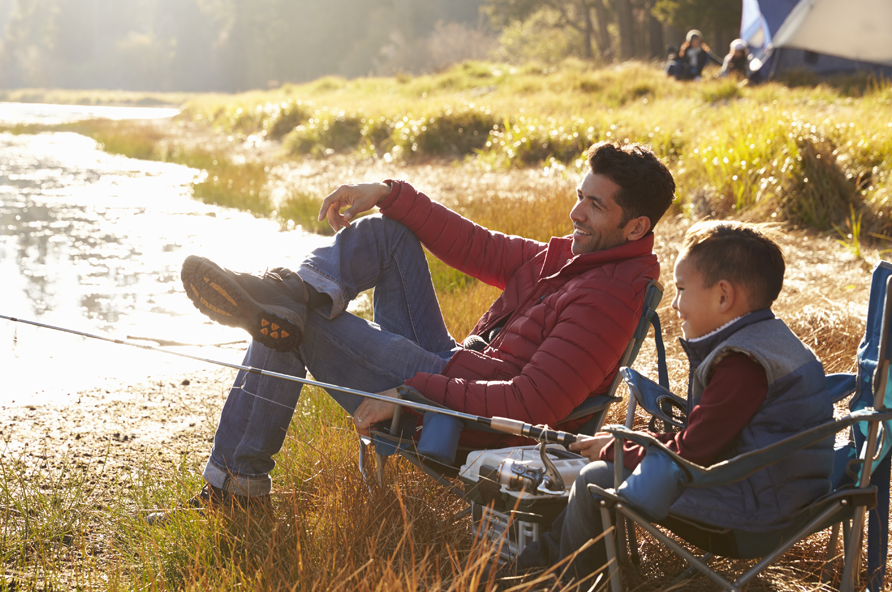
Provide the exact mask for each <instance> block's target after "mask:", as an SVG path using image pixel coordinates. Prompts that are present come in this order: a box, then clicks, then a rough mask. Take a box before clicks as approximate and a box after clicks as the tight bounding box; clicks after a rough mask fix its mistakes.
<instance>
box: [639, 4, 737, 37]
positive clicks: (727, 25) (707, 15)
mask: <svg viewBox="0 0 892 592" xmlns="http://www.w3.org/2000/svg"><path fill="white" fill-rule="evenodd" d="M741 11H742V5H741V3H740V0H657V1H656V4H655V5H654V8H653V14H654V15H656V17H657V18H658V19H660V21H662V22H664V23H666V24H668V25H672V26H673V27H678V28H679V29H682V30H684V29H688V28H697V29H701V30H705V31H711V32H713V34H714V35H715V37H716V39H714V42H719V41H721V39H719V38H718V37H719V36H721V37H725V36H727V32H734V31H737V30H738V29H739V27H740V18H741ZM734 36H736V35H734Z"/></svg>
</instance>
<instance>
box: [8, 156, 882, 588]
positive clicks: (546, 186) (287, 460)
mask: <svg viewBox="0 0 892 592" xmlns="http://www.w3.org/2000/svg"><path fill="white" fill-rule="evenodd" d="M450 171H451V174H452V176H451V177H450ZM360 172H361V173H365V172H366V171H360ZM400 172H401V173H402V175H401V176H403V177H406V178H409V179H412V180H413V181H415V182H416V183H417V184H419V185H421V186H424V185H426V183H427V182H429V181H432V180H433V181H438V182H440V183H442V185H441V186H435V185H433V184H432V185H431V187H432V188H435V189H436V190H437V191H436V193H437V197H438V199H440V200H441V201H442V202H444V203H446V204H448V205H450V206H451V207H456V208H464V209H467V210H470V211H468V212H467V213H468V214H469V215H470V216H471V217H476V216H479V217H482V218H487V210H486V209H485V208H483V206H482V204H480V200H477V201H466V198H465V195H466V193H465V192H466V191H467V187H468V183H471V184H472V185H474V186H476V187H478V188H479V189H480V190H482V191H483V194H486V192H487V191H495V190H496V187H498V186H511V187H513V188H515V190H517V191H518V192H526V204H524V203H521V202H519V201H515V202H513V203H510V205H508V203H506V202H502V203H501V207H500V206H499V204H497V205H495V206H492V210H493V211H499V212H501V214H500V216H499V218H500V219H501V221H502V224H501V226H502V228H507V227H509V226H512V227H515V228H518V227H519V226H522V224H520V225H518V221H520V222H522V221H524V220H527V223H528V224H530V225H533V224H535V221H534V220H533V219H532V218H531V219H527V218H526V216H524V215H523V210H524V205H527V206H528V207H529V208H530V210H532V211H533V212H534V213H535V212H536V211H537V208H540V207H541V208H542V210H540V211H544V210H555V211H556V210H560V215H559V216H558V215H557V214H556V215H555V223H557V218H564V217H565V216H566V211H569V207H568V204H569V203H570V202H571V201H572V199H573V196H572V193H571V191H572V187H573V185H572V184H571V183H569V182H565V181H555V180H549V179H533V178H531V179H529V180H528V181H527V184H521V183H520V181H521V180H522V179H521V177H520V176H519V175H518V173H517V172H508V173H500V174H495V175H493V176H492V177H487V178H486V179H483V180H480V179H478V180H475V181H470V180H469V179H468V178H467V177H466V176H464V175H463V174H462V173H463V172H465V171H462V170H461V169H454V168H450V167H441V168H439V169H438V168H436V167H433V166H431V165H428V166H425V167H419V168H414V167H406V168H403V169H402V170H401V171H400ZM337 173H338V171H337V170H334V169H333V170H330V171H327V172H326V173H325V174H326V175H328V174H330V175H336V174H337ZM340 174H342V175H348V174H351V173H350V169H347V168H345V169H343V170H341V171H340ZM449 179H452V182H451V183H447V182H446V181H447V180H449ZM419 180H420V181H419ZM537 187H538V189H539V190H538V191H533V190H534V189H535V188H537ZM506 206H507V207H506ZM509 219H510V220H509ZM512 221H513V223H512ZM562 223H565V221H562ZM689 224H690V221H689V220H687V219H685V218H683V217H678V216H676V217H674V218H669V219H666V220H664V221H663V222H661V225H660V227H658V229H657V241H656V251H657V254H658V256H659V257H660V260H661V262H663V272H662V276H661V279H662V281H663V282H664V283H665V284H666V285H667V286H670V285H671V262H672V261H673V260H674V257H675V255H676V254H677V245H678V244H679V240H680V237H681V236H682V234H683V233H684V230H685V229H686V228H687V227H688V226H689ZM521 229H522V230H523V228H521ZM780 241H781V243H782V245H783V247H784V249H785V251H786V253H787V261H788V271H787V280H786V285H785V289H784V291H783V293H782V295H781V298H780V300H779V301H778V304H777V306H776V312H777V313H778V315H779V316H780V317H781V318H783V319H785V320H786V321H787V323H788V324H790V326H791V327H792V328H793V330H794V331H795V332H796V333H797V334H798V335H799V336H800V337H801V338H802V339H803V340H805V341H806V342H807V343H808V344H809V345H810V346H812V347H813V348H815V350H816V351H817V353H818V354H819V356H820V357H821V359H822V361H823V362H824V364H825V367H826V369H827V371H828V372H838V371H851V370H852V369H853V367H852V362H853V360H854V355H855V349H856V347H857V343H858V340H859V339H860V335H861V333H862V331H863V318H864V314H865V312H866V298H867V293H868V289H869V274H868V272H867V271H866V270H864V268H863V265H862V262H861V261H860V260H859V259H857V258H855V257H854V256H853V255H852V254H851V253H849V252H847V251H845V250H844V249H841V248H840V247H839V245H838V244H836V243H835V241H834V239H832V238H828V237H821V236H814V235H810V234H809V233H806V232H803V231H796V230H789V231H786V232H784V233H783V235H782V236H781V237H780ZM863 255H864V256H865V257H867V258H868V259H875V258H877V257H878V256H879V253H878V252H877V251H871V250H865V252H864V253H863ZM434 269H435V277H436V281H437V288H438V295H439V297H440V302H441V305H442V307H443V310H444V314H445V316H446V319H447V324H448V326H449V328H450V331H452V332H453V334H455V335H464V334H465V333H466V332H467V330H469V329H470V327H471V325H473V323H474V321H475V320H476V318H477V317H478V316H479V314H480V313H481V312H482V311H483V310H485V308H486V306H487V304H488V303H489V302H491V300H492V299H493V298H494V297H495V292H494V291H493V290H492V289H489V288H487V287H481V286H479V285H478V284H476V283H463V282H461V281H458V280H457V278H455V277H452V276H449V275H448V274H446V273H445V272H444V273H440V274H438V273H437V267H436V266H435V267H434ZM671 294H672V292H671V288H669V290H668V291H667V296H666V298H665V299H664V301H663V303H662V305H661V306H660V308H659V313H660V316H661V318H662V320H663V329H664V337H665V339H666V342H667V349H668V354H669V360H670V366H669V369H670V379H671V383H672V387H673V389H674V390H676V391H682V390H683V388H684V385H685V380H686V376H687V368H686V364H685V363H684V361H683V360H684V358H683V355H682V352H681V350H680V347H679V345H678V342H677V339H676V338H677V337H678V336H679V335H680V330H679V326H678V322H677V319H676V318H675V316H674V314H672V311H671V310H670V309H669V301H670V300H671ZM232 332H233V333H234V334H235V335H236V336H240V335H241V333H240V332H239V331H238V330H232ZM652 350H653V347H652V344H651V343H648V344H646V345H645V347H644V348H643V349H642V352H641V354H640V356H639V358H638V362H637V363H636V367H638V368H639V369H641V370H642V371H644V372H645V373H649V374H654V373H655V364H656V357H655V353H654V352H653V351H652ZM231 380H232V374H231V373H230V372H228V371H221V372H217V371H215V370H211V371H196V372H194V373H193V372H190V373H189V374H187V375H183V376H176V377H172V378H166V379H165V380H163V381H159V380H153V381H151V382H149V383H145V384H142V385H136V386H129V387H125V388H120V389H100V390H91V391H88V392H85V393H81V394H79V395H78V397H77V399H76V400H73V401H72V402H71V403H68V404H66V405H59V406H55V407H46V408H44V407H36V406H35V407H34V408H28V407H27V406H26V407H19V408H16V409H0V428H2V430H3V432H2V434H0V437H2V439H3V440H4V441H5V442H6V443H7V444H6V449H5V451H4V452H3V454H0V515H2V516H3V517H4V522H3V524H4V526H3V527H2V528H0V531H2V532H0V540H2V541H3V546H2V552H3V559H5V561H6V565H7V567H6V577H7V581H8V582H11V581H14V582H16V585H17V586H18V587H19V588H18V589H43V587H44V586H47V585H50V586H51V587H52V588H53V589H77V588H79V589H101V590H106V589H107V590H121V589H132V588H138V587H147V588H148V589H153V590H167V589H174V588H175V589H182V590H204V589H208V588H219V589H222V588H229V587H233V586H236V585H240V586H243V587H245V586H246V587H247V588H249V589H252V590H271V589H290V588H291V587H293V586H295V585H297V586H298V588H299V589H301V590H304V589H306V590H329V589H336V590H337V589H340V590H372V589H378V588H376V587H374V586H371V585H369V582H386V583H387V586H386V588H387V589H393V590H415V589H439V590H455V591H458V590H468V589H487V590H488V589H490V588H489V587H487V586H485V585H483V586H482V587H480V588H478V583H479V578H480V575H481V573H482V568H483V565H484V564H485V561H486V559H487V557H489V555H487V552H486V551H485V550H483V549H480V548H479V547H475V543H474V540H473V536H472V531H471V523H470V521H469V519H468V518H457V517H456V516H457V514H458V511H459V510H460V509H461V505H460V504H459V503H458V502H457V500H456V499H455V498H453V497H451V496H450V495H449V494H447V493H446V492H445V491H443V490H441V489H440V488H435V487H432V485H431V482H430V480H429V479H428V478H427V477H425V476H424V475H422V474H420V473H418V472H417V471H415V470H414V469H413V468H412V467H411V466H409V465H408V464H406V463H398V462H393V461H391V462H390V463H389V465H388V486H387V487H385V488H384V489H378V488H376V487H374V486H373V487H372V489H371V490H369V489H368V485H367V484H365V483H364V482H363V480H362V479H361V477H360V476H359V473H358V469H357V464H356V451H357V438H356V436H355V432H354V431H353V429H352V426H351V425H350V422H349V419H348V418H347V417H346V415H345V414H344V412H343V411H342V410H340V409H339V408H338V407H337V406H336V405H335V404H333V402H332V401H331V399H330V398H328V397H327V396H326V395H325V394H324V393H322V392H320V391H318V390H317V389H306V391H305V395H304V396H302V398H301V401H300V404H299V405H298V408H297V412H296V413H295V417H294V420H293V421H292V424H291V427H290V429H289V432H288V437H287V438H286V442H285V446H284V449H283V451H282V453H281V454H280V455H278V457H277V461H278V466H277V468H276V470H275V472H274V480H275V487H274V490H273V500H274V508H275V510H274V513H273V515H272V516H271V517H270V518H263V519H261V520H260V522H258V519H257V518H244V517H241V518H235V519H233V520H229V519H226V518H225V517H224V516H215V517H209V518H202V517H199V516H195V515H192V516H185V517H182V518H180V519H178V520H177V521H175V522H174V523H173V524H172V525H170V526H167V527H155V528H149V527H147V526H146V525H145V524H143V523H142V521H141V519H142V516H144V515H145V513H146V512H147V511H149V510H152V509H156V508H159V507H160V508H165V507H167V508H169V507H173V506H175V505H176V504H178V503H181V502H182V501H183V500H185V499H186V498H188V497H189V496H190V495H192V494H194V493H195V492H196V491H198V489H200V487H201V483H202V480H201V477H200V474H201V470H202V468H203V465H204V462H205V461H206V458H207V454H208V451H209V449H210V446H211V441H210V439H211V438H212V435H213V431H214V429H215V427H216V421H217V418H218V416H219V412H220V409H221V408H222V405H223V402H224V397H225V393H226V391H227V390H228V388H229V386H230V385H231ZM187 381H188V384H186V382H187ZM77 401H79V402H77ZM624 414H625V409H624V405H617V406H616V408H615V409H614V410H613V412H612V414H611V418H610V420H609V421H611V422H614V423H617V422H622V420H623V417H624ZM639 421H640V422H642V423H643V422H644V421H645V418H643V417H640V418H639ZM640 541H641V554H642V557H643V560H644V565H645V566H647V569H646V571H645V572H644V573H645V576H646V578H647V581H646V582H637V583H636V582H633V581H631V580H630V581H629V582H628V584H629V585H630V586H631V587H633V588H634V589H636V590H645V591H648V590H661V589H664V588H665V586H666V585H668V582H670V581H671V580H672V578H673V577H674V576H675V574H677V572H678V571H679V570H680V569H682V566H681V565H680V564H678V563H677V562H674V561H669V560H667V558H666V557H665V553H663V552H662V551H661V550H660V549H659V547H658V546H657V545H656V544H655V543H654V542H653V541H652V540H651V539H649V538H648V537H646V536H642V537H641V538H640ZM825 543H826V536H824V535H818V536H816V537H813V538H812V539H810V540H809V541H807V542H805V543H802V544H799V545H797V546H796V547H795V548H794V549H793V550H792V551H791V552H789V553H788V554H787V556H786V557H785V558H784V559H783V560H782V561H781V562H780V564H779V565H778V566H777V567H776V568H772V569H771V570H769V571H768V573H767V575H766V576H764V577H762V578H760V580H759V581H758V582H757V583H756V584H755V585H754V586H753V588H752V589H753V590H775V591H777V590H782V591H786V590H791V591H792V590H817V589H819V585H818V583H817V581H818V578H819V572H820V568H821V565H822V563H823V548H822V547H821V545H822V544H825ZM744 564H745V562H730V561H728V562H725V569H727V571H729V572H735V571H738V570H741V569H742V568H743V566H744ZM690 586H691V587H690V588H688V589H691V590H700V589H702V590H707V589H709V583H708V582H707V581H705V580H701V579H699V578H694V579H693V580H692V581H691V583H690ZM520 589H527V590H534V589H535V590H541V589H549V587H548V586H545V587H544V588H543V585H541V584H539V585H536V584H530V585H529V586H526V587H525V588H520Z"/></svg>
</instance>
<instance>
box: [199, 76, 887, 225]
mask: <svg viewBox="0 0 892 592" xmlns="http://www.w3.org/2000/svg"><path fill="white" fill-rule="evenodd" d="M185 113H186V116H187V117H190V118H191V119H192V120H194V121H203V122H207V123H209V124H210V125H211V126H213V127H214V129H216V130H219V131H221V132H223V133H226V134H234V135H236V136H241V137H245V136H251V135H254V136H259V137H265V138H269V139H273V140H277V141H278V140H280V141H281V142H282V149H283V152H284V153H285V154H287V155H290V156H293V157H303V156H312V157H317V158H324V157H325V156H329V155H332V154H336V153H351V154H355V155H357V156H358V157H360V158H370V159H384V160H386V161H399V162H410V163H411V162H418V161H422V162H424V161H428V160H430V159H455V158H459V159H472V160H473V161H475V162H476V163H478V164H479V165H480V166H481V167H482V168H484V169H486V170H492V169H494V168H495V169H504V168H511V167H543V166H547V167H569V168H570V169H571V170H575V169H578V168H579V166H580V163H579V161H578V159H579V155H580V153H581V152H582V151H583V150H584V149H585V148H586V147H587V146H589V145H590V144H592V143H594V142H597V141H601V140H613V141H621V142H627V141H629V142H642V143H646V144H648V145H650V146H651V147H652V148H653V149H654V151H655V152H656V153H657V154H658V155H659V156H660V157H662V158H664V159H665V160H666V161H667V162H668V163H669V165H670V167H671V168H672V170H673V172H674V173H675V176H676V179H677V181H678V188H679V191H678V195H679V203H678V205H679V207H680V208H681V209H682V210H683V211H686V212H691V213H694V214H695V215H702V214H703V213H711V214H714V215H718V216H727V215H738V216H739V215H749V216H752V217H756V218H769V219H772V220H777V219H778V218H780V219H781V220H784V221H788V222H792V223H794V224H798V225H805V226H809V227H812V228H817V229H821V230H830V229H832V228H833V225H834V224H837V225H840V224H844V222H845V220H846V218H847V217H849V216H850V215H851V213H850V212H851V208H854V209H855V211H856V212H857V213H861V214H862V215H863V217H864V224H863V227H864V230H865V232H866V233H869V232H873V233H877V234H889V233H890V231H892V222H890V216H889V214H890V211H889V208H890V205H889V204H890V198H892V185H890V177H889V170H890V165H892V86H890V85H889V84H887V83H877V82H875V81H869V80H862V81H860V83H858V82H857V81H854V80H852V79H848V80H846V81H842V82H839V83H837V86H829V85H819V86H788V85H784V84H780V83H771V84H765V85H761V86H755V87H749V86H741V85H739V84H738V83H737V82H736V81H734V80H717V81H713V80H708V81H704V82H702V83H697V84H690V83H680V82H677V81H674V80H669V79H667V78H666V77H665V76H664V75H663V74H662V73H661V72H660V71H659V70H657V69H655V68H653V67H651V66H647V65H643V64H634V63H633V64H625V65H622V66H617V67H613V68H606V69H601V70H591V69H590V68H589V66H588V65H587V64H584V63H581V62H565V63H564V64H562V65H560V66H558V67H556V68H550V69H544V68H541V67H538V66H534V65H531V66H527V67H523V68H516V67H511V66H506V65H500V64H487V63H466V64H463V65H460V66H456V67H454V68H452V69H450V70H448V71H447V72H444V73H442V74H439V75H432V76H422V77H416V78H411V77H397V78H392V79H358V80H350V81H347V80H341V79H335V78H327V79H323V80H319V81H316V82H313V83H310V84H306V85H301V86H288V85H286V86H285V87H283V88H281V89H279V90H276V91H269V92H257V93H246V94H243V95H239V96H236V97H230V96H227V97H219V96H203V97H198V98H196V99H194V100H192V101H190V102H189V103H187V104H186V107H185Z"/></svg>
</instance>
